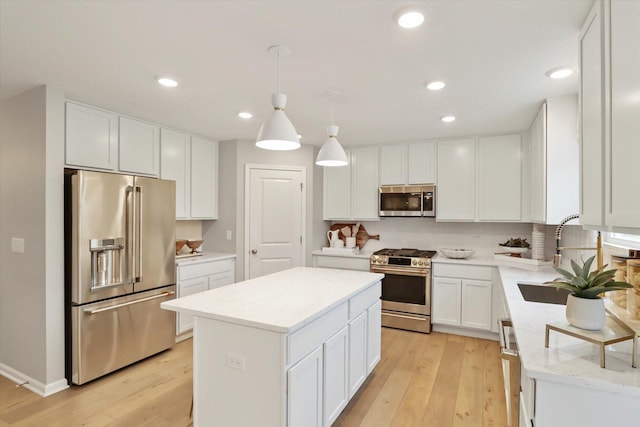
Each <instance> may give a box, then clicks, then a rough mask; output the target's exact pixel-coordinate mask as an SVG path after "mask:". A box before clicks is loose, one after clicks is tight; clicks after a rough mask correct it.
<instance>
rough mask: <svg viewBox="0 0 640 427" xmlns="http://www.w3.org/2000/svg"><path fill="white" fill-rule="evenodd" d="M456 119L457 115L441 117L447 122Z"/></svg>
mask: <svg viewBox="0 0 640 427" xmlns="http://www.w3.org/2000/svg"><path fill="white" fill-rule="evenodd" d="M455 119H456V117H455V116H444V117H443V118H441V119H440V120H442V121H443V122H445V123H449V122H452V121H454V120H455Z"/></svg>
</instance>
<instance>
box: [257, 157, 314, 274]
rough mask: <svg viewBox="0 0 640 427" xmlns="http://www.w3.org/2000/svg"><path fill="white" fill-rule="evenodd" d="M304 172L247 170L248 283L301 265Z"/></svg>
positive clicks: (262, 169) (265, 169)
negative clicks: (253, 279) (249, 280)
mask: <svg viewBox="0 0 640 427" xmlns="http://www.w3.org/2000/svg"><path fill="white" fill-rule="evenodd" d="M303 172H304V170H303V169H297V170H292V169H269V168H261V167H249V168H248V174H247V175H248V176H247V183H248V184H249V185H248V188H247V190H246V191H247V198H246V203H245V217H246V218H247V221H248V224H247V227H246V230H247V236H246V238H245V241H246V242H247V244H248V245H247V248H248V252H249V253H248V254H247V258H246V259H247V260H248V261H247V263H248V278H249V279H251V278H254V277H259V276H263V275H265V274H271V273H275V272H277V271H282V270H286V269H289V268H292V267H297V266H300V265H301V262H302V259H303V256H302V254H303V250H302V241H303V235H302V233H303V230H304V218H305V203H304V197H303V187H304V182H303V176H304V174H303ZM245 272H246V270H245Z"/></svg>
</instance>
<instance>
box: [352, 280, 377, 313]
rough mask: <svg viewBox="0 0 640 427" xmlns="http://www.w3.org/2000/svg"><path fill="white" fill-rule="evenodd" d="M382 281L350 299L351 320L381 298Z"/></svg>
mask: <svg viewBox="0 0 640 427" xmlns="http://www.w3.org/2000/svg"><path fill="white" fill-rule="evenodd" d="M381 289H382V288H381V284H380V282H378V283H376V284H375V285H373V286H370V287H369V288H367V289H365V290H364V291H362V292H360V293H359V294H357V295H355V296H353V297H351V299H350V300H349V320H351V319H355V318H356V317H358V315H360V313H362V312H363V311H365V310H366V309H367V308H369V307H371V306H372V305H373V304H374V303H375V302H376V301H378V300H379V299H380V295H381V293H382V290H381Z"/></svg>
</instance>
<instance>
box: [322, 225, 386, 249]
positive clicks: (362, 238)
mask: <svg viewBox="0 0 640 427" xmlns="http://www.w3.org/2000/svg"><path fill="white" fill-rule="evenodd" d="M354 225H356V224H355V223H352V224H333V225H332V226H331V228H330V230H340V229H342V228H344V227H349V228H350V229H353V226H354ZM338 237H339V238H340V239H341V240H343V241H344V242H345V243H346V241H347V236H345V235H344V234H342V231H340V232H339V233H338ZM352 237H353V236H352ZM369 239H373V240H380V235H379V234H375V235H371V234H369V233H367V230H365V228H364V226H363V225H362V224H360V228H358V232H357V233H356V246H357V247H358V248H359V249H362V247H363V246H364V245H365V243H367V241H368V240H369Z"/></svg>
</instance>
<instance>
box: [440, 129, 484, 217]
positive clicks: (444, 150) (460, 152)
mask: <svg viewBox="0 0 640 427" xmlns="http://www.w3.org/2000/svg"><path fill="white" fill-rule="evenodd" d="M437 169H438V188H437V191H438V193H437V203H436V210H437V213H436V218H437V220H438V221H443V220H449V221H460V220H463V221H465V220H466V221H473V220H475V217H476V214H475V212H476V209H475V206H476V199H475V196H476V159H475V141H474V140H473V139H457V140H451V141H441V142H438V167H437Z"/></svg>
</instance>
